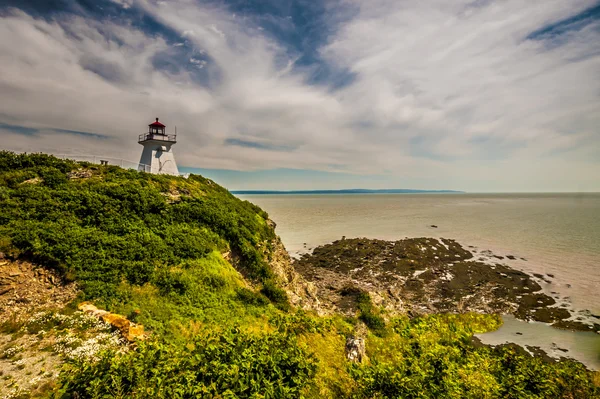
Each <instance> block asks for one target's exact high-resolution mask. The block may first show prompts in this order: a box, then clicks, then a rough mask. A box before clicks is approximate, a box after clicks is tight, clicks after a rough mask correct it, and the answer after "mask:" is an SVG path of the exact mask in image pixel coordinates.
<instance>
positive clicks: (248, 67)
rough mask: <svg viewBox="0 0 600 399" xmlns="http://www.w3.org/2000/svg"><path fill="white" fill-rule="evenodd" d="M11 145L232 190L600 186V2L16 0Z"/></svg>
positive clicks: (1, 119)
mask: <svg viewBox="0 0 600 399" xmlns="http://www.w3.org/2000/svg"><path fill="white" fill-rule="evenodd" d="M0 65H1V66H0V96H1V97H0V137H2V139H3V140H2V144H1V146H0V148H2V149H9V150H14V151H26V152H49V153H54V154H77V155H98V156H111V157H114V158H123V159H126V160H132V161H134V162H136V161H137V160H139V157H140V155H141V149H142V148H141V146H140V145H139V144H138V143H137V137H138V135H139V134H141V133H143V132H144V131H146V130H147V125H148V124H149V123H151V122H152V121H153V120H154V118H156V117H159V118H160V120H161V121H162V122H163V123H165V124H166V125H167V131H168V132H169V133H173V132H174V130H175V127H177V134H178V136H177V138H178V143H177V144H176V145H175V146H174V147H173V149H174V153H175V157H176V159H177V162H178V164H179V168H180V170H181V171H184V172H194V173H201V174H203V175H205V176H207V177H210V178H213V179H214V180H216V181H217V182H218V183H221V184H223V185H225V186H226V187H228V188H229V189H232V190H239V189H276V190H301V189H342V188H374V189H376V188H413V189H454V190H464V191H469V192H559V191H570V192H599V191H600V2H599V1H598V0H527V1H524V0H452V1H448V0H422V1H413V0H262V1H260V0H256V1H251V0H223V1H216V0H214V1H212V0H207V1H199V0H169V1H167V0H164V1H163V0H161V1H155V0H77V1H76V0H0Z"/></svg>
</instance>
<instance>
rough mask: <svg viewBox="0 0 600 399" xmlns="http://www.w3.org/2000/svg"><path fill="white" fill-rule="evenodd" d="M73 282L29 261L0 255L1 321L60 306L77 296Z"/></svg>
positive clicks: (18, 318)
mask: <svg viewBox="0 0 600 399" xmlns="http://www.w3.org/2000/svg"><path fill="white" fill-rule="evenodd" d="M77 292H78V288H77V285H76V284H74V283H66V282H63V281H62V280H61V278H60V277H59V276H58V274H56V273H54V272H52V271H50V270H47V269H44V268H41V267H38V266H36V265H34V264H32V263H30V262H25V261H20V260H17V261H14V260H10V259H2V258H0V323H3V322H5V321H7V320H10V319H16V321H19V320H21V319H22V318H23V317H29V316H30V315H31V313H32V312H34V311H35V312H39V311H41V310H45V309H59V308H62V307H64V306H65V305H66V304H67V303H69V302H71V301H72V300H73V299H74V298H75V297H76V296H77Z"/></svg>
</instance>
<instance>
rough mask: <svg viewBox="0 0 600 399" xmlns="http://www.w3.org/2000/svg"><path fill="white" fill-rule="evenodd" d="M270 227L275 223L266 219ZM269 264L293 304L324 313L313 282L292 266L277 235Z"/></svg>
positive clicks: (273, 242) (272, 246)
mask: <svg viewBox="0 0 600 399" xmlns="http://www.w3.org/2000/svg"><path fill="white" fill-rule="evenodd" d="M268 223H269V224H270V225H271V227H273V228H275V223H274V222H273V221H271V220H269V221H268ZM268 261H269V265H270V266H271V268H272V270H273V272H274V273H275V275H276V276H277V280H278V282H279V284H280V285H281V287H282V288H283V289H284V290H285V291H286V293H287V294H288V297H289V299H290V303H291V304H292V305H293V306H296V307H299V308H301V309H304V310H314V311H316V312H317V313H319V314H323V313H326V311H325V309H323V308H322V307H321V304H320V302H319V299H318V298H317V289H316V287H315V285H314V284H313V283H310V282H308V281H306V280H305V279H304V277H302V276H301V275H300V274H299V273H298V272H297V271H296V270H295V269H294V267H293V266H292V260H291V258H290V255H289V254H288V252H287V251H286V249H285V247H284V246H283V243H282V242H281V239H280V238H279V237H277V238H276V239H275V240H273V241H272V242H271V252H270V259H268Z"/></svg>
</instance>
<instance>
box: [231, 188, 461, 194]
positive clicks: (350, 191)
mask: <svg viewBox="0 0 600 399" xmlns="http://www.w3.org/2000/svg"><path fill="white" fill-rule="evenodd" d="M231 193H232V194H460V193H464V191H455V190H411V189H405V188H388V189H381V190H369V189H364V188H352V189H346V190H297V191H276V190H234V191H231Z"/></svg>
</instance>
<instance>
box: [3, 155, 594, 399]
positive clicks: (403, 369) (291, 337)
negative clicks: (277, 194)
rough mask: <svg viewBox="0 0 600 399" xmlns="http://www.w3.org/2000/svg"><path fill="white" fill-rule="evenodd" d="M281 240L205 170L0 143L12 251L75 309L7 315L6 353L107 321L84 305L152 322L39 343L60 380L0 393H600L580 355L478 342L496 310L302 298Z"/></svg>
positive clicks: (11, 257) (6, 234)
mask: <svg viewBox="0 0 600 399" xmlns="http://www.w3.org/2000/svg"><path fill="white" fill-rule="evenodd" d="M277 242H278V241H277V236H276V234H275V231H274V228H273V223H271V222H270V220H269V219H268V215H267V214H266V213H265V212H264V211H263V210H261V209H260V208H258V207H257V206H255V205H253V204H251V203H249V202H247V201H241V200H239V199H238V198H236V197H234V196H233V195H232V194H231V193H229V192H228V191H227V190H226V189H224V188H223V187H220V186H219V185H217V184H216V183H214V182H212V181H211V180H208V179H205V178H203V177H201V176H197V175H191V176H190V177H189V178H188V179H184V178H181V177H171V176H157V175H151V174H147V173H138V172H135V171H128V170H123V169H121V168H118V167H115V166H98V165H91V164H86V163H76V162H72V161H63V160H59V159H56V158H54V157H52V156H48V155H44V154H30V155H26V154H19V155H17V154H13V153H9V152H0V251H1V252H3V253H4V257H5V258H6V259H8V260H7V261H5V262H4V263H6V262H21V261H22V262H30V263H31V264H35V265H40V266H42V267H43V268H44V269H48V270H51V271H52V272H53V273H56V275H58V276H59V277H60V279H61V282H60V284H64V285H69V284H71V285H73V284H74V285H75V286H76V287H77V296H76V297H75V298H74V299H73V300H72V301H70V303H68V304H66V306H62V307H56V308H50V309H48V308H45V309H44V312H45V313H37V314H36V316H35V318H34V319H27V318H23V317H21V318H19V317H16V316H15V317H14V318H11V319H9V320H6V321H5V322H4V323H3V324H2V326H1V332H2V333H3V334H4V335H6V336H8V337H9V338H8V339H4V340H0V345H4V346H2V347H0V360H4V361H6V362H8V361H11V362H12V363H10V364H14V365H15V369H14V370H17V369H18V364H19V363H18V362H19V361H20V360H21V359H17V358H13V357H14V356H16V355H15V354H16V353H17V352H18V350H17V349H15V348H16V346H14V345H13V346H11V342H16V341H17V340H22V339H24V338H27V337H39V336H40V335H42V336H43V337H44V340H45V341H44V342H66V341H65V340H64V337H65V336H66V335H67V334H73V331H76V332H77V334H79V337H81V336H86V337H87V336H89V335H90V334H91V332H92V331H95V330H93V328H101V327H93V328H92V327H90V324H89V323H88V322H77V323H75V322H72V321H68V320H80V319H78V318H80V317H81V316H80V314H79V312H78V311H77V310H76V309H77V305H78V304H79V303H81V302H83V301H88V302H92V303H93V304H94V305H96V306H98V307H100V308H103V309H107V310H109V311H111V312H114V313H118V314H121V315H126V316H127V317H129V318H130V319H131V320H132V321H135V322H136V323H140V324H143V325H144V326H145V328H146V330H147V331H149V333H150V334H149V337H148V338H147V339H146V340H144V341H139V342H136V343H135V344H133V345H132V344H126V343H124V342H121V343H120V344H119V345H117V346H106V347H99V349H98V348H96V350H93V351H91V352H90V354H86V355H84V356H69V355H65V354H67V353H72V351H76V350H77V349H78V346H77V345H79V344H77V343H74V342H80V341H77V340H75V339H72V340H71V341H68V342H69V345H70V347H69V350H71V352H68V351H66V350H62V351H58V350H57V349H56V348H57V346H56V345H55V346H49V347H47V348H45V349H44V348H40V350H47V351H52V350H54V351H55V352H56V351H58V352H59V354H60V355H61V356H62V357H61V359H63V361H62V364H61V365H59V366H57V367H60V370H61V372H60V374H59V376H58V378H53V379H52V381H50V382H49V383H47V384H46V385H45V387H44V389H38V390H30V391H17V390H13V391H11V392H13V393H4V392H0V394H3V395H7V396H6V397H23V398H26V397H55V398H78V399H82V398H113V397H117V398H130V397H131V398H199V397H206V398H301V397H304V398H561V397H564V398H593V397H599V395H600V392H599V388H598V382H599V381H598V380H599V378H598V375H597V374H594V373H592V372H589V371H587V370H586V369H585V368H584V367H583V366H582V365H581V364H579V363H576V362H573V361H562V362H558V363H548V362H545V361H543V360H542V359H540V358H534V357H531V356H528V355H527V354H524V353H522V352H521V351H518V350H516V349H515V348H512V347H504V348H496V349H491V348H487V347H475V346H474V345H473V344H472V341H471V337H472V335H473V334H474V333H476V332H484V331H488V330H493V329H495V328H497V327H498V326H499V325H500V323H501V321H500V318H499V317H498V316H497V315H480V314H463V315H430V316H426V317H417V318H412V319H411V318H408V317H407V316H401V317H389V316H388V315H386V313H385V311H384V310H383V309H380V308H378V307H377V306H375V305H374V304H373V303H372V301H371V299H370V297H369V295H368V294H365V293H360V294H359V295H358V296H357V298H358V301H359V303H358V309H359V311H358V312H357V313H356V315H355V316H354V317H348V316H342V315H333V316H328V317H319V316H317V315H316V314H314V313H312V312H311V311H310V310H308V311H301V310H298V309H297V308H296V307H294V306H293V305H292V304H291V301H290V299H289V298H290V297H289V295H290V293H289V292H287V291H286V286H285V284H283V282H282V279H281V276H280V275H279V274H278V273H277V271H276V270H275V266H274V257H275V252H276V250H277V248H276V246H277ZM7 278H8V277H7ZM0 280H1V279H0ZM0 283H1V281H0ZM1 288H2V287H1V286H0V292H2V290H1ZM1 295H3V294H0V297H1ZM86 323H87V324H86ZM365 326H368V327H365ZM86 329H87V330H86ZM353 335H360V336H362V337H364V338H366V355H367V359H366V360H364V361H363V362H362V363H352V362H349V361H347V360H346V356H345V352H344V346H345V344H346V338H347V337H350V336H353ZM69 336H71V335H69ZM61 339H62V341H61ZM19 342H20V341H19ZM28 342H29V341H28ZM31 342H33V341H31ZM52 348H54V349H52ZM61 348H63V347H61ZM19 350H21V351H24V350H25V349H23V348H21V349H19ZM7 364H8V363H7ZM20 364H22V363H20ZM10 372H11V371H10V370H8V371H2V370H0V378H3V379H4V380H7V379H8V378H9V377H8V376H9V373H10ZM15 372H16V371H15ZM0 386H1V385H0ZM8 395H12V396H8Z"/></svg>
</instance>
